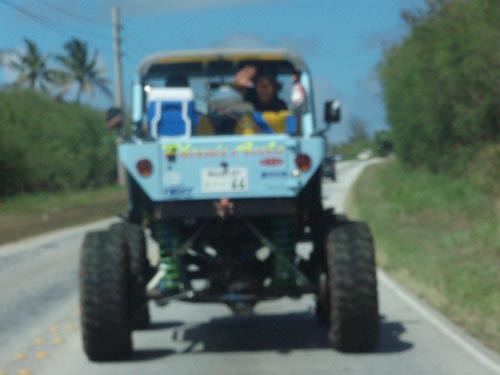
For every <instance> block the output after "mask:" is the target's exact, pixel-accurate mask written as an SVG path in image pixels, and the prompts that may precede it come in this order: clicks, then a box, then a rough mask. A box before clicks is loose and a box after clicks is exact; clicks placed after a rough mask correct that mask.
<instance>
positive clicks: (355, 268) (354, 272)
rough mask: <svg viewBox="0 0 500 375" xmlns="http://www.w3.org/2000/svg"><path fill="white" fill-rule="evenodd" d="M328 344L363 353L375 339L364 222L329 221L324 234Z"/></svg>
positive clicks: (371, 264)
mask: <svg viewBox="0 0 500 375" xmlns="http://www.w3.org/2000/svg"><path fill="white" fill-rule="evenodd" d="M326 257H327V274H328V302H329V306H328V310H329V318H330V319H329V321H330V330H329V334H328V340H329V342H330V345H331V346H332V347H333V348H335V349H337V350H340V351H343V352H367V351H372V350H374V349H375V348H376V346H377V343H378V337H379V317H378V298H377V279H376V271H375V254H374V245H373V238H372V236H371V233H370V230H369V228H368V226H367V225H366V224H364V223H360V222H353V221H345V222H339V221H337V222H332V223H331V224H330V225H329V227H328V228H327V231H326Z"/></svg>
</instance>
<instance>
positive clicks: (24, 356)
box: [16, 353, 28, 359]
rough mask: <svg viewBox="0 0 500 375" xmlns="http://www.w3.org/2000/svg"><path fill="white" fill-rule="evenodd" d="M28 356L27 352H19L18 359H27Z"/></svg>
mask: <svg viewBox="0 0 500 375" xmlns="http://www.w3.org/2000/svg"><path fill="white" fill-rule="evenodd" d="M27 357H28V356H27V355H26V354H25V353H17V354H16V359H26V358H27Z"/></svg>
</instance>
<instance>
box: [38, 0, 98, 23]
mask: <svg viewBox="0 0 500 375" xmlns="http://www.w3.org/2000/svg"><path fill="white" fill-rule="evenodd" d="M37 3H39V4H42V5H44V6H45V7H47V8H50V9H52V10H55V11H56V12H59V13H62V14H64V15H66V16H69V17H72V18H74V19H78V20H80V21H81V22H83V23H87V24H90V25H92V26H95V20H93V19H92V18H90V17H86V16H84V15H82V14H80V13H76V12H73V11H71V10H69V9H66V8H62V7H59V6H57V5H54V4H52V3H48V2H45V1H42V0H37Z"/></svg>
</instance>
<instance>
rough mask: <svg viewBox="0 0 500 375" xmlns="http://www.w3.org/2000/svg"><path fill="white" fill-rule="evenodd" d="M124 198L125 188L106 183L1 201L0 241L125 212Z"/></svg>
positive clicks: (18, 238)
mask: <svg viewBox="0 0 500 375" xmlns="http://www.w3.org/2000/svg"><path fill="white" fill-rule="evenodd" d="M126 200H127V198H126V190H125V189H124V188H120V187H118V186H108V187H105V188H100V189H92V190H84V191H77V192H69V191H68V192H60V193H52V194H49V193H41V194H34V195H18V196H16V197H14V198H11V199H8V200H4V201H0V244H4V243H7V242H12V241H16V240H20V239H23V238H26V237H29V236H34V235H37V234H41V233H45V232H50V231H52V230H56V229H61V228H65V227H69V226H73V225H78V224H83V223H87V222H91V221H95V220H98V219H102V218H106V217H110V216H114V215H116V214H118V213H125V212H126V207H127V206H126V204H127V203H126Z"/></svg>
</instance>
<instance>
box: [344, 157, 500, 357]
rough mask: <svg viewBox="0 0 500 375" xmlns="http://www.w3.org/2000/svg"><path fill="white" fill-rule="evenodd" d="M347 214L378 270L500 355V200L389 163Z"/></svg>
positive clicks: (362, 181)
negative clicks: (362, 231)
mask: <svg viewBox="0 0 500 375" xmlns="http://www.w3.org/2000/svg"><path fill="white" fill-rule="evenodd" d="M349 206H350V208H349V210H350V213H351V214H352V216H354V217H357V218H362V219H363V220H366V221H367V222H368V224H369V225H370V227H371V229H372V231H373V233H374V237H375V240H376V246H377V258H378V259H377V262H378V265H379V266H381V267H382V268H384V269H385V270H386V271H388V272H389V273H390V274H391V275H392V276H394V277H395V278H396V279H397V280H399V281H400V282H402V283H404V284H405V285H407V286H408V287H409V288H410V289H411V290H413V291H414V292H415V293H417V294H418V295H419V296H421V297H423V298H424V299H425V300H427V301H428V302H430V303H431V304H432V305H434V306H435V307H436V308H438V309H440V310H441V311H443V312H444V313H445V314H446V315H447V316H449V317H450V318H451V319H452V320H453V321H455V322H456V323H457V324H459V325H461V326H463V327H464V328H465V329H466V330H467V331H468V332H470V333H471V334H472V335H473V336H475V337H477V338H479V339H480V340H481V341H482V342H483V343H485V344H486V345H488V346H489V347H491V348H492V349H494V350H496V351H498V352H500V319H499V316H500V281H499V280H500V278H499V275H500V229H499V228H500V194H491V193H489V192H487V191H485V190H484V189H483V188H481V187H479V186H478V185H477V184H476V183H474V182H473V181H472V180H470V179H467V178H456V177H449V176H447V175H445V174H435V173H431V172H429V171H426V170H425V169H412V170H409V169H407V168H406V167H404V166H402V165H401V163H399V162H398V161H390V162H386V163H383V164H379V165H374V166H371V167H369V168H368V169H367V170H366V171H365V172H364V173H363V174H362V175H361V177H360V178H359V179H358V180H357V181H356V183H355V186H354V189H353V191H352V192H351V196H350V205H349Z"/></svg>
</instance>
